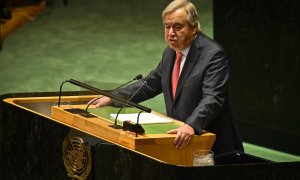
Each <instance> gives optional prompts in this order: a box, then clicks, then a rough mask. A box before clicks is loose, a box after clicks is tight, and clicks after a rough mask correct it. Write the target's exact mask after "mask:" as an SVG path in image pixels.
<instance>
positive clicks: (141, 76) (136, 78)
mask: <svg viewBox="0 0 300 180" xmlns="http://www.w3.org/2000/svg"><path fill="white" fill-rule="evenodd" d="M142 78H143V75H141V74H138V75H136V76H135V77H134V78H133V79H132V80H130V81H128V82H126V83H124V84H122V85H121V86H118V87H116V88H115V89H113V90H112V91H114V90H117V89H120V88H121V87H123V86H125V85H127V84H129V83H131V82H132V81H135V80H140V79H142ZM98 99H100V98H95V99H93V100H92V101H91V102H89V103H88V104H87V106H86V108H85V111H86V112H88V108H89V107H90V105H91V104H93V102H95V101H97V100H98Z"/></svg>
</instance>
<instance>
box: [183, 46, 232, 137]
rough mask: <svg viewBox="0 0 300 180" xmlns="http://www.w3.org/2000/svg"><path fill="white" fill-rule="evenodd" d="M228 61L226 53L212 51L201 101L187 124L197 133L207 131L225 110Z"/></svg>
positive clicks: (203, 81) (204, 77)
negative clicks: (223, 109)
mask: <svg viewBox="0 0 300 180" xmlns="http://www.w3.org/2000/svg"><path fill="white" fill-rule="evenodd" d="M228 74H229V73H228V61H227V59H226V56H225V53H224V51H223V50H222V49H221V50H220V49H216V50H214V51H210V56H208V63H207V66H206V68H205V70H204V72H203V80H202V90H201V91H202V93H201V96H202V98H201V100H200V101H199V103H198V105H197V106H196V108H194V110H193V112H192V114H191V115H190V116H189V117H188V118H187V119H186V121H185V123H187V124H189V125H191V126H192V127H193V128H194V129H195V131H196V133H201V132H202V130H203V129H206V127H207V125H209V124H210V123H211V122H212V120H214V119H215V118H216V116H217V115H218V114H219V112H220V111H221V110H222V108H224V104H225V101H226V99H227V96H228V92H227V91H228Z"/></svg>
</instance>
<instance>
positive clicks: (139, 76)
mask: <svg viewBox="0 0 300 180" xmlns="http://www.w3.org/2000/svg"><path fill="white" fill-rule="evenodd" d="M142 78H143V75H141V74H139V75H137V76H135V78H134V79H133V80H139V79H142Z"/></svg>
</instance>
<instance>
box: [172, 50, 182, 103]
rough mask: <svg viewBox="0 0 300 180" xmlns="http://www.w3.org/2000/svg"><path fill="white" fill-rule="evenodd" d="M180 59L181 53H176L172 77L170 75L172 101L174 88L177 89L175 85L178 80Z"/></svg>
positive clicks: (174, 92)
mask: <svg viewBox="0 0 300 180" xmlns="http://www.w3.org/2000/svg"><path fill="white" fill-rule="evenodd" d="M181 59H182V53H181V52H177V57H176V61H175V66H174V69H173V75H172V96H173V99H174V98H175V94H176V88H177V84H178V80H179V72H180V62H181Z"/></svg>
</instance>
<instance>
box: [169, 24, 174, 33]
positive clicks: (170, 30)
mask: <svg viewBox="0 0 300 180" xmlns="http://www.w3.org/2000/svg"><path fill="white" fill-rule="evenodd" d="M169 35H175V31H174V28H173V27H172V26H171V27H170V29H169Z"/></svg>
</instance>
